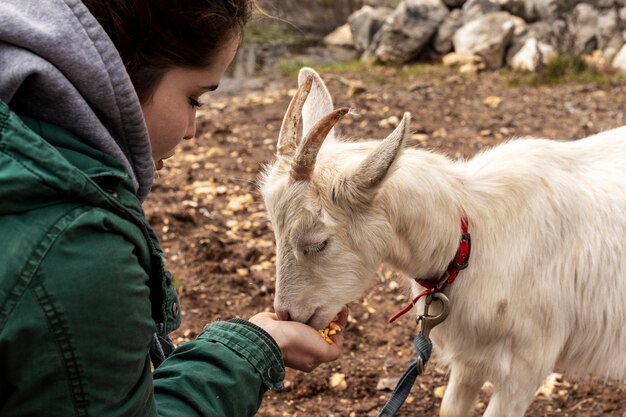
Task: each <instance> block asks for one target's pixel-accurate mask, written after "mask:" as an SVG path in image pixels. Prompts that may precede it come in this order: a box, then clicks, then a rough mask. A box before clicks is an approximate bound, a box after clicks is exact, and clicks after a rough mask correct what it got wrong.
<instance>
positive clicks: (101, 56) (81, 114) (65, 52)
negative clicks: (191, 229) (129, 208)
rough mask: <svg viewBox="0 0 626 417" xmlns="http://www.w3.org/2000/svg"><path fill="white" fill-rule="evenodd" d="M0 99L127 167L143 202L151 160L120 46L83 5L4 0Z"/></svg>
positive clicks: (68, 0) (74, 0)
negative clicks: (59, 127)
mask: <svg viewBox="0 0 626 417" xmlns="http://www.w3.org/2000/svg"><path fill="white" fill-rule="evenodd" d="M0 100H2V101H4V102H6V103H8V105H9V107H10V108H11V109H12V110H13V111H15V112H16V113H18V114H22V115H26V116H31V117H33V118H36V119H40V120H43V121H46V122H48V123H52V124H55V125H58V126H61V127H63V128H65V129H67V130H69V131H70V132H72V133H73V134H75V135H76V136H78V137H80V138H82V139H83V140H84V141H85V143H87V144H89V145H90V146H92V147H94V148H97V149H99V150H101V151H104V152H106V153H108V154H110V155H112V156H113V157H115V158H116V159H118V160H119V161H120V162H122V163H123V164H124V166H125V167H126V170H127V171H128V172H129V174H130V175H131V177H132V178H133V181H134V182H135V186H136V189H137V196H138V197H139V199H140V200H143V199H144V198H145V197H146V195H147V194H148V192H149V191H150V187H151V186H152V179H153V177H154V162H153V161H152V156H151V152H150V141H149V138H148V131H147V129H146V126H145V122H144V119H143V114H142V112H141V106H140V104H139V99H138V98H137V95H136V93H135V89H134V88H133V85H132V83H131V81H130V78H129V77H128V74H127V73H126V69H125V68H124V65H123V63H122V60H121V58H120V56H119V54H118V52H117V50H116V49H115V46H114V45H113V43H112V42H111V40H110V39H109V37H108V36H107V34H106V33H105V31H104V29H102V27H101V26H100V25H99V24H98V22H97V21H96V19H95V18H94V17H93V16H92V15H91V14H90V13H89V10H88V9H87V8H86V7H85V6H84V5H83V3H82V2H81V1H80V0H45V1H42V0H2V1H0Z"/></svg>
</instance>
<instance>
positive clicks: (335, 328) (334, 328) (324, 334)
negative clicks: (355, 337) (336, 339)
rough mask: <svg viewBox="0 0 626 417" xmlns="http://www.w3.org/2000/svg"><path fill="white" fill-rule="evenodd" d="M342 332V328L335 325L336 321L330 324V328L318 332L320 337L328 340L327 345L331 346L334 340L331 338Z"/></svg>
mask: <svg viewBox="0 0 626 417" xmlns="http://www.w3.org/2000/svg"><path fill="white" fill-rule="evenodd" d="M340 331H341V326H340V325H338V324H337V323H335V322H334V321H331V322H330V323H328V326H326V327H324V328H323V329H321V330H318V332H319V334H320V336H322V337H323V338H324V340H326V343H328V344H329V345H332V344H333V339H331V338H330V337H329V336H332V335H334V334H337V333H338V332H340Z"/></svg>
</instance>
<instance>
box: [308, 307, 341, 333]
mask: <svg viewBox="0 0 626 417" xmlns="http://www.w3.org/2000/svg"><path fill="white" fill-rule="evenodd" d="M329 311H332V310H325V309H323V308H322V307H317V308H316V309H315V310H314V311H313V314H311V316H310V317H309V319H308V320H307V321H306V322H305V324H307V325H309V326H311V327H313V328H314V329H323V328H324V327H326V326H328V323H330V322H331V321H333V320H335V319H336V318H337V317H338V316H339V313H341V309H339V310H337V311H335V312H334V313H329Z"/></svg>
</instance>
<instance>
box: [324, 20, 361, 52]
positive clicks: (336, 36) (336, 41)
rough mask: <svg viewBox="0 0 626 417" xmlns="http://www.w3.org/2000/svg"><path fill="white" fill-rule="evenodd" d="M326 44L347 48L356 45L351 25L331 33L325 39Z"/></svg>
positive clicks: (343, 26)
mask: <svg viewBox="0 0 626 417" xmlns="http://www.w3.org/2000/svg"><path fill="white" fill-rule="evenodd" d="M324 43H325V44H326V45H332V46H346V47H351V46H353V45H354V41H353V39H352V30H351V29H350V25H349V24H347V23H346V24H345V25H341V26H339V27H338V28H337V29H335V30H333V31H332V32H330V33H329V34H328V35H326V36H325V37H324Z"/></svg>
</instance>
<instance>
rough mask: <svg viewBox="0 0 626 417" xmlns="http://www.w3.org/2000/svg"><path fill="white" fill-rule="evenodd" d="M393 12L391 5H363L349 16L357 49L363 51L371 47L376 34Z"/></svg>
mask: <svg viewBox="0 0 626 417" xmlns="http://www.w3.org/2000/svg"><path fill="white" fill-rule="evenodd" d="M391 12H393V9H391V8H389V7H371V6H363V7H362V8H361V9H359V10H357V11H356V12H354V13H352V14H351V15H350V16H349V17H348V24H349V25H350V30H351V31H352V39H353V43H354V47H355V49H356V50H357V51H360V52H363V51H365V50H366V49H368V48H369V46H370V45H371V43H372V39H374V35H375V34H376V32H378V30H379V29H380V28H381V26H382V25H383V23H384V22H385V19H387V17H388V16H389V15H390V14H391Z"/></svg>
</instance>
